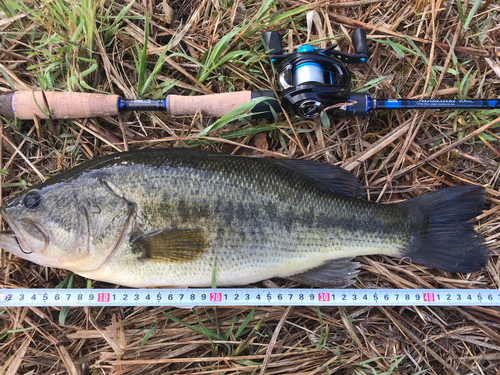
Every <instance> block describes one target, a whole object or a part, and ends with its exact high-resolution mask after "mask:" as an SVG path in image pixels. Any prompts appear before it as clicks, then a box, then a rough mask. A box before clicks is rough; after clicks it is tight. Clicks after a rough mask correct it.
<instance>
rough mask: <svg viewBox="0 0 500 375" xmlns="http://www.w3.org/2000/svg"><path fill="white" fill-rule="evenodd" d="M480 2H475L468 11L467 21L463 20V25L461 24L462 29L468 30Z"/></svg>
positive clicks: (479, 0) (477, 0) (480, 0)
mask: <svg viewBox="0 0 500 375" xmlns="http://www.w3.org/2000/svg"><path fill="white" fill-rule="evenodd" d="M481 3H482V0H476V1H475V2H474V4H473V5H472V9H471V10H470V12H469V14H468V15H467V19H466V20H465V23H464V24H463V27H462V28H463V29H464V30H467V29H468V28H469V25H470V23H471V21H472V19H473V18H474V16H475V14H476V12H477V10H478V8H479V6H480V5H481Z"/></svg>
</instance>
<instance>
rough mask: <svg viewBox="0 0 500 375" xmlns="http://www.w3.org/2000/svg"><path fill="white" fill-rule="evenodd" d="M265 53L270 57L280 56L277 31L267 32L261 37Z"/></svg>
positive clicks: (279, 36) (279, 38)
mask: <svg viewBox="0 0 500 375" xmlns="http://www.w3.org/2000/svg"><path fill="white" fill-rule="evenodd" d="M262 39H264V45H265V47H266V52H268V53H269V54H270V55H281V54H282V49H281V35H280V34H279V33H278V32H277V31H267V32H265V33H264V35H263V36H262Z"/></svg>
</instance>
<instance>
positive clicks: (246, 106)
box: [198, 97, 275, 137]
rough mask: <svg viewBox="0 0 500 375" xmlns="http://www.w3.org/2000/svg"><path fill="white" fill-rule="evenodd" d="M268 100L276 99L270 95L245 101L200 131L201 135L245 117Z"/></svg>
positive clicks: (199, 134)
mask: <svg viewBox="0 0 500 375" xmlns="http://www.w3.org/2000/svg"><path fill="white" fill-rule="evenodd" d="M266 100H275V99H272V98H268V97H260V98H255V99H253V100H250V101H249V102H246V103H243V104H242V105H240V106H238V107H236V108H234V109H233V110H231V111H230V112H229V113H227V114H225V115H224V116H222V117H221V118H220V119H218V120H217V121H215V122H214V123H213V124H212V125H210V126H207V127H206V128H205V129H203V130H202V131H201V132H200V133H198V136H199V137H203V136H205V135H206V134H208V133H209V132H211V131H214V130H217V129H220V128H222V127H223V126H224V125H226V124H227V123H229V122H231V121H234V120H239V119H242V118H245V117H247V116H248V112H249V111H251V110H252V109H253V108H254V107H255V106H256V105H257V104H259V103H261V102H263V101H266Z"/></svg>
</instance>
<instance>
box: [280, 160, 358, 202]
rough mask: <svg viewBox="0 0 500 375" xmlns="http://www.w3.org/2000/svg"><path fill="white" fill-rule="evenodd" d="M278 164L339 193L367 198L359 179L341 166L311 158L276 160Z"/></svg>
mask: <svg viewBox="0 0 500 375" xmlns="http://www.w3.org/2000/svg"><path fill="white" fill-rule="evenodd" d="M275 162H276V164H279V165H281V166H283V167H286V168H289V169H292V170H294V171H296V172H299V173H302V174H304V175H306V176H308V177H310V178H313V179H314V180H316V181H318V182H320V183H321V184H322V185H324V186H325V187H327V188H328V189H330V190H331V191H333V192H334V193H337V194H339V195H344V196H348V197H352V196H354V197H358V198H366V194H365V189H364V188H363V185H361V183H360V182H359V181H358V179H357V178H356V177H355V176H354V175H353V174H352V173H351V172H348V171H346V170H345V169H343V168H341V167H337V166H336V165H332V164H328V163H318V162H315V161H311V160H276V161H275Z"/></svg>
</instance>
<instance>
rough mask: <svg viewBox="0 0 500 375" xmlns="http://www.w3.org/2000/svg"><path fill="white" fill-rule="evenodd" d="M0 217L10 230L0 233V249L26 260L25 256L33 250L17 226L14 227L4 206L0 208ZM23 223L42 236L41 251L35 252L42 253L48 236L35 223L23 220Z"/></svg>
mask: <svg viewBox="0 0 500 375" xmlns="http://www.w3.org/2000/svg"><path fill="white" fill-rule="evenodd" d="M0 215H1V216H2V217H3V218H4V220H5V221H6V222H7V224H8V225H9V227H10V228H11V230H7V231H2V232H0V247H1V248H3V249H5V250H7V251H8V252H10V253H12V254H14V255H17V256H20V257H22V258H26V255H30V254H33V250H31V249H30V247H29V246H28V245H27V241H26V239H25V237H24V236H23V234H22V231H21V230H20V229H19V226H18V225H16V223H15V221H14V219H13V218H12V216H11V215H10V214H9V213H8V212H7V210H6V209H5V207H4V206H2V207H0ZM23 221H24V222H26V223H27V224H29V225H32V226H33V227H35V228H36V229H37V230H38V231H39V232H40V234H41V235H42V237H43V239H44V245H43V247H42V248H41V250H39V251H36V253H40V252H43V251H44V250H45V249H46V248H47V246H48V244H49V239H48V236H47V235H46V233H45V232H44V231H43V230H42V229H41V228H40V227H39V226H38V225H37V224H36V223H34V222H32V221H31V220H29V219H23ZM27 249H29V250H27Z"/></svg>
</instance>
